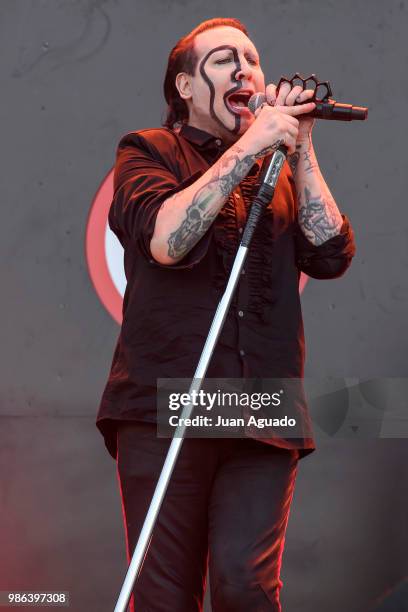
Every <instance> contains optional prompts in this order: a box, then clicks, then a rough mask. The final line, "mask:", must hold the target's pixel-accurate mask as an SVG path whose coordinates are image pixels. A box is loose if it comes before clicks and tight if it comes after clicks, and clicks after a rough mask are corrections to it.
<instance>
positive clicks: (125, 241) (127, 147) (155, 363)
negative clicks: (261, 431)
mask: <svg viewBox="0 0 408 612" xmlns="http://www.w3.org/2000/svg"><path fill="white" fill-rule="evenodd" d="M225 151H226V147H225V146H224V145H223V143H222V142H221V141H220V140H219V139H216V138H215V137H214V136H212V135H211V134H208V133H206V132H203V131H202V130H198V129H196V128H192V127H190V126H183V127H182V128H181V130H180V132H179V133H178V132H173V131H171V130H168V129H165V128H160V129H149V130H141V131H139V132H132V133H130V134H127V135H126V136H124V137H123V138H122V140H121V141H120V143H119V146H118V152H117V160H116V166H115V179H114V196H113V200H112V204H111V207H110V211H109V225H110V228H111V230H112V231H113V232H114V233H115V234H116V236H117V237H118V239H119V240H120V241H121V243H122V245H123V248H124V267H125V274H126V279H127V286H126V291H125V295H124V300H123V322H122V326H121V330H120V334H119V337H118V340H117V343H116V347H115V351H114V356H113V360H112V366H111V370H110V373H109V378H108V381H107V383H106V386H105V389H104V392H103V395H102V398H101V402H100V406H99V412H98V417H97V423H96V424H97V426H98V428H99V430H100V431H101V433H102V434H103V435H104V438H105V443H106V446H107V448H108V450H109V452H110V454H111V455H112V457H114V458H115V457H116V450H117V449H116V423H117V422H118V421H121V420H137V421H143V422H150V423H155V422H156V381H157V379H158V378H192V377H193V376H194V372H195V369H196V365H197V363H198V361H199V358H200V354H201V351H202V348H203V346H204V343H205V340H206V338H207V335H208V331H209V329H210V326H211V322H212V319H213V316H214V313H215V311H216V308H217V305H218V303H219V301H220V299H221V297H222V294H223V291H224V289H225V286H226V283H227V280H228V276H229V273H230V270H231V268H232V264H233V261H234V257H235V253H236V251H237V249H238V245H239V243H240V240H241V236H242V232H243V229H244V226H245V222H246V218H247V213H248V209H249V206H250V203H251V197H252V191H253V189H254V186H255V185H256V181H257V175H258V172H259V165H258V164H254V166H253V167H252V169H251V170H250V172H249V174H248V176H247V177H246V178H244V180H243V181H242V182H241V183H240V185H239V186H238V187H237V188H236V189H234V191H233V192H232V194H231V195H230V197H229V198H228V200H227V202H226V203H225V205H224V206H223V207H222V209H221V210H220V212H219V214H218V216H217V218H216V219H215V221H214V222H213V224H212V226H211V228H210V229H209V230H208V231H207V232H206V234H205V235H204V236H203V237H202V238H201V239H200V241H199V242H198V243H197V244H196V245H195V246H194V247H193V248H192V249H191V250H190V252H189V253H188V254H187V255H186V256H185V257H184V258H183V259H182V260H181V261H180V262H178V263H176V264H175V265H171V266H170V265H162V264H160V263H158V262H156V261H155V260H154V258H153V257H152V254H151V251H150V240H151V238H152V236H153V232H154V227H155V220H156V216H157V213H158V211H159V209H160V206H161V205H162V203H163V202H164V201H165V200H166V199H167V198H169V197H171V196H172V195H174V194H176V193H177V192H178V191H181V190H183V189H185V188H186V187H187V186H189V185H191V184H193V183H194V182H195V181H196V180H197V179H198V178H199V177H200V176H202V175H203V174H204V173H205V172H207V170H208V169H209V168H210V166H212V165H213V164H214V162H215V161H216V160H217V159H219V157H220V156H221V155H222V154H223V153H224V152H225ZM208 175H209V176H208V180H212V173H211V171H210V172H209V173H208ZM343 221H344V222H343V226H342V228H341V232H340V234H339V235H338V236H335V237H334V238H331V239H330V240H328V241H326V242H325V243H323V244H322V245H320V246H315V245H313V244H312V243H310V242H309V241H308V240H307V238H306V237H305V236H304V235H303V233H302V232H301V229H300V227H299V225H298V221H297V204H296V191H295V186H294V180H293V177H292V174H291V170H290V168H289V165H288V164H287V163H285V164H284V167H283V169H282V172H281V174H280V177H279V181H278V184H277V187H276V191H275V196H274V198H273V202H270V203H269V205H268V206H267V208H266V210H265V213H264V215H263V217H262V218H261V220H260V223H259V224H258V227H257V229H256V231H255V234H254V237H253V239H252V243H251V245H250V249H249V252H248V256H247V260H246V262H245V266H244V269H243V271H242V274H241V277H240V280H239V282H238V285H237V289H236V293H235V295H234V299H233V302H232V304H231V307H230V309H229V312H228V315H227V317H226V320H225V324H224V328H223V330H222V332H221V334H220V337H219V340H218V343H217V346H216V348H215V351H214V354H213V357H212V360H211V363H210V366H209V369H208V372H207V377H208V378H242V377H245V378H302V377H303V372H304V353H305V350H304V332H303V321H302V313H301V304H300V298H299V277H300V273H301V271H305V272H307V274H308V275H309V276H312V277H316V278H336V277H338V276H340V275H341V274H343V273H344V272H345V270H346V269H347V268H348V266H349V265H350V262H351V259H352V257H353V254H354V250H355V247H354V239H353V232H352V229H351V226H350V223H349V221H348V219H347V218H346V217H343ZM186 391H187V389H186ZM299 420H300V423H301V429H302V435H301V436H300V437H299V438H293V439H284V438H279V436H274V437H272V438H271V439H270V440H266V439H262V441H263V442H266V443H268V444H273V445H276V446H280V447H282V448H287V449H291V448H297V449H299V450H300V456H301V457H302V456H305V455H306V454H308V453H310V452H312V451H313V450H314V448H315V445H314V440H313V434H312V429H311V424H310V418H309V415H308V410H307V405H306V403H303V404H299Z"/></svg>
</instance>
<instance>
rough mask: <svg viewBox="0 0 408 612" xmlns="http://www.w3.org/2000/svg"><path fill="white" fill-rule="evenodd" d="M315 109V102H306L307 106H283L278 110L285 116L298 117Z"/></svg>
mask: <svg viewBox="0 0 408 612" xmlns="http://www.w3.org/2000/svg"><path fill="white" fill-rule="evenodd" d="M315 107H316V104H315V103H314V102H306V103H305V104H300V105H299V106H281V107H280V108H279V109H278V110H280V111H281V112H282V113H284V114H285V115H291V116H292V117H297V116H298V115H305V114H306V113H311V112H312V110H314V109H315ZM275 108H276V106H275Z"/></svg>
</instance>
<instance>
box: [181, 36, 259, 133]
mask: <svg viewBox="0 0 408 612" xmlns="http://www.w3.org/2000/svg"><path fill="white" fill-rule="evenodd" d="M221 42H222V43H223V44H220V43H221ZM195 49H196V53H197V56H198V65H197V70H196V74H195V75H194V76H193V77H191V76H188V77H187V78H188V80H189V84H190V93H191V95H190V96H189V97H188V98H185V99H186V102H187V104H188V107H189V113H190V115H189V122H188V123H189V125H192V126H194V127H197V128H199V129H202V130H205V131H207V132H210V133H211V134H214V135H215V136H219V137H221V138H223V139H224V140H226V141H227V142H234V141H235V140H237V139H238V137H239V136H240V135H241V134H243V133H244V132H245V131H246V130H247V129H248V127H249V126H250V125H251V123H252V122H253V121H254V117H253V115H252V113H251V112H250V111H249V110H248V108H247V104H248V100H249V98H250V97H251V95H252V94H253V93H255V92H256V91H264V90H265V80H264V75H263V72H262V69H261V67H260V64H259V57H258V53H257V51H256V48H255V46H254V45H253V43H252V42H251V40H250V39H249V38H248V37H247V36H246V35H245V34H244V33H243V32H241V31H240V30H237V29H236V28H231V27H227V26H222V27H219V28H215V29H213V30H208V31H207V32H203V33H202V34H199V35H198V36H197V37H196V39H195Z"/></svg>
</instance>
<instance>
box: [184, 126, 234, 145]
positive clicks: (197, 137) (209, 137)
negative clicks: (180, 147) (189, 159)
mask: <svg viewBox="0 0 408 612" xmlns="http://www.w3.org/2000/svg"><path fill="white" fill-rule="evenodd" d="M180 136H183V138H185V139H186V140H188V141H189V142H191V143H192V144H193V145H196V146H198V147H203V148H206V147H211V146H214V147H216V148H218V149H220V150H225V149H227V148H228V147H227V146H226V145H225V144H224V142H223V141H222V140H221V138H217V137H216V136H214V135H213V134H209V133H208V132H204V130H199V129H198V128H196V127H193V126H192V125H187V124H186V123H184V124H183V125H182V126H181V128H180Z"/></svg>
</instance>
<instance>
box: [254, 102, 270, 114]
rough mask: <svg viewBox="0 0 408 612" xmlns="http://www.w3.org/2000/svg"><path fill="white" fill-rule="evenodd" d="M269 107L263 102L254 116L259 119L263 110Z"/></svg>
mask: <svg viewBox="0 0 408 612" xmlns="http://www.w3.org/2000/svg"><path fill="white" fill-rule="evenodd" d="M265 106H268V103H267V102H263V103H262V104H261V105H260V106H258V108H257V109H256V111H255V113H254V115H255V117H258V115H259V113H260V112H261V110H262V109H263V108H264V107H265Z"/></svg>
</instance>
